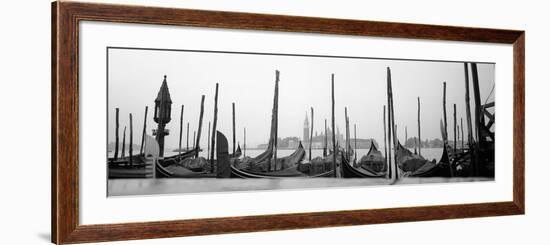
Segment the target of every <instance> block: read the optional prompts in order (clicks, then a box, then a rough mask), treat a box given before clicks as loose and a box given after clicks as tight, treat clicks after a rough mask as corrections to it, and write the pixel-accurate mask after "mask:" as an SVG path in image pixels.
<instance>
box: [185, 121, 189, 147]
mask: <svg viewBox="0 0 550 245" xmlns="http://www.w3.org/2000/svg"><path fill="white" fill-rule="evenodd" d="M186 141H187V143H186V145H185V151H189V122H187V136H186Z"/></svg>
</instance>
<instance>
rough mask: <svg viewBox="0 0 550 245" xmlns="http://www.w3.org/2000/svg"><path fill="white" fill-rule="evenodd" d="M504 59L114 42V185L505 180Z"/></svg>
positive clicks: (221, 188) (111, 190)
mask: <svg viewBox="0 0 550 245" xmlns="http://www.w3.org/2000/svg"><path fill="white" fill-rule="evenodd" d="M495 65H496V64H495V63H490V62H480V61H475V62H473V61H447V60H407V59H392V58H389V57H349V56H324V55H308V54H278V53H249V52H224V51H213V50H168V49H151V48H134V47H108V48H107V73H108V74H107V81H106V82H107V88H108V91H107V93H108V96H107V98H108V101H107V111H106V113H107V122H106V123H107V130H108V132H106V133H107V141H108V142H107V149H106V159H107V161H106V163H107V171H108V180H107V181H108V185H107V186H108V195H109V196H125V195H154V194H173V193H203V192H226V191H250V190H277V189H296V188H298V189H303V188H330V187H353V186H376V185H402V184H434V183H453V184H454V183H458V182H474V181H493V180H494V176H495V168H496V167H497V166H495V132H494V128H495V113H494V112H495V103H494V102H495V89H496V88H495V75H494V74H495Z"/></svg>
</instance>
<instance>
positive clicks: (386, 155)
mask: <svg viewBox="0 0 550 245" xmlns="http://www.w3.org/2000/svg"><path fill="white" fill-rule="evenodd" d="M383 124H384V164H386V166H387V168H388V178H391V163H390V164H388V142H387V138H386V137H387V136H386V105H384V113H383ZM390 150H391V148H390Z"/></svg>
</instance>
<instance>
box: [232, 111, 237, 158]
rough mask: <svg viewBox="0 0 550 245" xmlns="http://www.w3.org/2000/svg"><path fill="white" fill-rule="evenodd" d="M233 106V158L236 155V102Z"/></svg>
mask: <svg viewBox="0 0 550 245" xmlns="http://www.w3.org/2000/svg"><path fill="white" fill-rule="evenodd" d="M232 106H233V156H234V155H235V138H236V137H235V134H236V133H235V102H233V103H232Z"/></svg>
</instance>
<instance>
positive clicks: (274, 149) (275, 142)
mask: <svg viewBox="0 0 550 245" xmlns="http://www.w3.org/2000/svg"><path fill="white" fill-rule="evenodd" d="M274 105H275V107H274V108H273V109H274V115H273V116H274V122H275V124H274V137H273V164H274V166H273V167H274V168H275V167H277V166H275V164H277V143H278V137H279V136H278V133H279V132H278V128H279V71H278V70H276V71H275V102H274ZM271 167H272V166H271V164H270V166H269V171H271Z"/></svg>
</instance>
